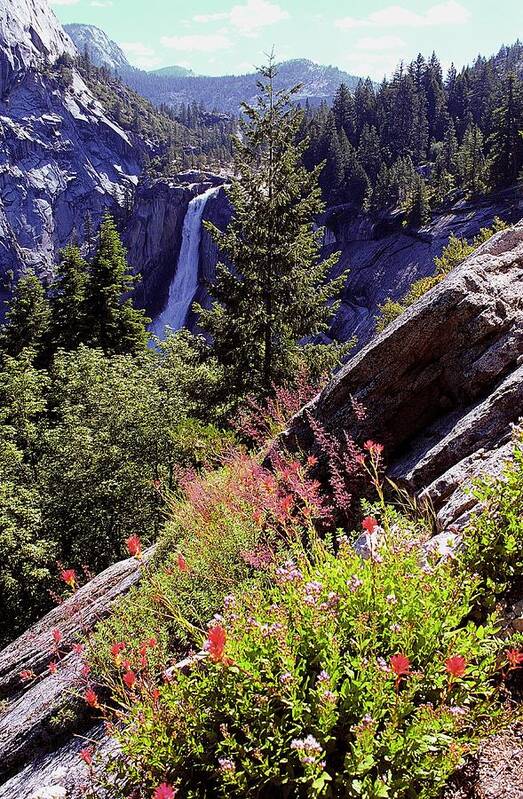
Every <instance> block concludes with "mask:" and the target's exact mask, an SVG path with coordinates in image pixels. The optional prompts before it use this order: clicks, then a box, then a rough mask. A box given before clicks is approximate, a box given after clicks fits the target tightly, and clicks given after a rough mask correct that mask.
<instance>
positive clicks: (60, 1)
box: [51, 0, 80, 6]
mask: <svg viewBox="0 0 523 799" xmlns="http://www.w3.org/2000/svg"><path fill="white" fill-rule="evenodd" d="M79 2H80V0H51V5H52V6H76V5H77V4H78V3H79Z"/></svg>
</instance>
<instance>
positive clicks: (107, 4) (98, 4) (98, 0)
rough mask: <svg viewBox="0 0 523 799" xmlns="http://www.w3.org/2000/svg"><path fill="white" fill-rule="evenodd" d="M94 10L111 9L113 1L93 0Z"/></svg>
mask: <svg viewBox="0 0 523 799" xmlns="http://www.w3.org/2000/svg"><path fill="white" fill-rule="evenodd" d="M91 5H92V6H93V8H111V7H112V5H113V3H112V0H91Z"/></svg>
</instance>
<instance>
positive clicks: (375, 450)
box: [363, 439, 384, 455]
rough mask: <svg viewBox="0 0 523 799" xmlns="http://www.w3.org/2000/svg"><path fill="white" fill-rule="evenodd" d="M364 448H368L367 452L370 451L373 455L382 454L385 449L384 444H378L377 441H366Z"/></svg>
mask: <svg viewBox="0 0 523 799" xmlns="http://www.w3.org/2000/svg"><path fill="white" fill-rule="evenodd" d="M363 449H366V450H367V452H370V454H371V455H381V453H382V452H383V450H384V446H383V444H376V442H375V441H371V440H370V439H369V441H366V442H365V443H364V445H363Z"/></svg>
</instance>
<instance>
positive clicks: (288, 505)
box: [280, 494, 294, 516]
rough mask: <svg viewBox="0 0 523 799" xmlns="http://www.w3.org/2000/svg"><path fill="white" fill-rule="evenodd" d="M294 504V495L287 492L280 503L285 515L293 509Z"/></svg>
mask: <svg viewBox="0 0 523 799" xmlns="http://www.w3.org/2000/svg"><path fill="white" fill-rule="evenodd" d="M293 505H294V497H293V496H292V494H287V496H285V497H283V499H282V501H281V503H280V508H281V512H282V514H283V515H284V516H287V515H288V514H289V513H290V511H291V510H292V507H293Z"/></svg>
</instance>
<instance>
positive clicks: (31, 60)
mask: <svg viewBox="0 0 523 799" xmlns="http://www.w3.org/2000/svg"><path fill="white" fill-rule="evenodd" d="M64 53H67V54H68V55H70V56H74V55H75V53H76V49H75V46H74V44H73V43H72V41H71V39H70V38H69V37H68V36H67V34H66V33H65V32H64V31H63V29H62V28H61V26H60V24H59V22H58V20H57V19H56V17H55V15H54V14H53V13H52V12H51V11H50V10H49V7H48V5H47V0H16V2H13V0H0V96H1V98H2V100H7V99H8V96H9V93H10V92H11V91H12V90H13V89H14V88H15V87H16V86H17V85H18V84H19V83H20V82H21V81H22V80H23V78H24V76H25V75H26V74H27V72H28V71H29V70H30V69H32V68H35V67H40V66H42V64H44V63H53V62H55V61H56V60H57V59H58V58H59V57H60V56H61V55H63V54H64Z"/></svg>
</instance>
